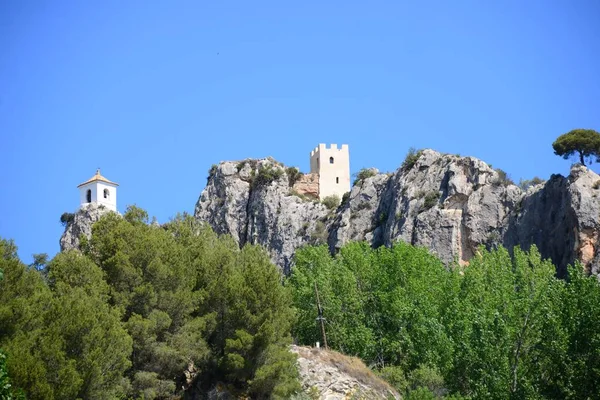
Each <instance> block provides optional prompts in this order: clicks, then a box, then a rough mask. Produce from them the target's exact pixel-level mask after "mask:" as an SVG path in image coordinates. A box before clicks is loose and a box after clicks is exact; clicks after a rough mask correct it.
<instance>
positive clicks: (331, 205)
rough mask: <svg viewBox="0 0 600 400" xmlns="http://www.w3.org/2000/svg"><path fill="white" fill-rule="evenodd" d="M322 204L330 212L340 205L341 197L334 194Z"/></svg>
mask: <svg viewBox="0 0 600 400" xmlns="http://www.w3.org/2000/svg"><path fill="white" fill-rule="evenodd" d="M321 203H323V205H324V206H325V207H327V208H328V209H329V210H333V209H335V208H337V206H339V205H340V196H338V195H337V194H332V195H331V196H327V197H325V198H324V199H323V200H322V201H321Z"/></svg>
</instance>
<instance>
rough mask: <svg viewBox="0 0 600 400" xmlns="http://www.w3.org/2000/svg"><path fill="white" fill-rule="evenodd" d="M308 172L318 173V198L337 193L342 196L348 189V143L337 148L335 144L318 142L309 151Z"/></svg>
mask: <svg viewBox="0 0 600 400" xmlns="http://www.w3.org/2000/svg"><path fill="white" fill-rule="evenodd" d="M310 172H311V174H314V173H316V174H318V175H319V199H323V198H325V197H327V196H331V195H337V196H339V197H340V199H341V198H342V196H344V193H346V192H349V191H350V153H349V152H348V145H347V144H343V145H342V147H341V148H339V149H338V147H337V144H332V145H331V146H330V147H327V145H325V144H323V143H319V146H317V147H316V148H315V149H314V150H313V151H311V152H310Z"/></svg>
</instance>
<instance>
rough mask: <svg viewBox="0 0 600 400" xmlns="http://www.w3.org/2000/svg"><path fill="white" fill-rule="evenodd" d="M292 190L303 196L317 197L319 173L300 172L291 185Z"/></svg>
mask: <svg viewBox="0 0 600 400" xmlns="http://www.w3.org/2000/svg"><path fill="white" fill-rule="evenodd" d="M292 190H293V191H295V192H296V193H298V194H300V195H304V196H311V197H313V198H315V199H318V198H319V174H314V173H313V174H302V175H301V176H300V177H298V179H297V180H296V182H295V183H294V184H293V186H292Z"/></svg>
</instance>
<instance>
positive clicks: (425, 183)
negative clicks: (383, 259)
mask: <svg viewBox="0 0 600 400" xmlns="http://www.w3.org/2000/svg"><path fill="white" fill-rule="evenodd" d="M265 171H266V172H265ZM367 175H373V176H370V177H366V178H364V179H361V180H360V181H358V182H357V183H356V184H355V185H354V186H353V187H352V190H351V192H350V193H349V195H348V197H347V199H346V201H345V202H344V203H343V204H342V205H341V206H340V207H338V209H337V210H333V211H332V210H328V209H327V208H326V207H325V206H324V205H323V204H320V203H318V202H315V201H313V200H311V199H310V198H306V197H304V196H297V195H294V194H293V193H297V192H296V191H294V190H292V187H291V186H292V185H293V183H294V182H290V179H289V178H288V176H287V174H286V168H285V166H283V165H282V164H280V163H278V162H276V161H275V160H273V159H271V158H267V159H261V160H245V161H241V162H222V163H220V164H219V165H218V166H215V167H214V168H213V169H212V170H211V174H210V177H209V180H208V183H207V186H206V188H205V189H204V191H203V192H202V194H201V196H200V198H199V200H198V202H197V204H196V210H195V216H196V218H198V219H200V220H202V221H206V222H208V223H209V224H210V225H211V226H212V227H213V228H214V229H215V230H216V231H217V232H219V233H228V234H231V235H232V236H233V237H234V239H235V240H236V241H237V242H238V243H239V244H240V245H243V244H245V243H258V244H262V245H264V246H265V247H266V248H267V249H268V250H269V252H270V253H271V256H272V259H273V261H274V262H275V263H276V264H278V265H280V266H281V267H282V268H283V269H284V271H285V272H288V271H289V268H290V265H291V262H292V256H293V253H294V251H295V250H296V248H298V247H299V246H301V245H303V244H306V243H327V244H328V245H329V247H330V248H331V250H332V251H335V250H336V249H338V248H340V247H341V246H342V245H344V244H345V243H347V242H348V241H350V240H367V241H369V242H370V243H372V244H373V245H375V246H377V245H390V244H391V243H393V242H395V241H397V240H403V241H406V242H408V243H411V244H414V245H420V246H426V247H428V248H430V249H431V250H432V251H433V252H434V253H436V254H437V255H438V256H439V257H440V258H441V259H442V260H444V261H445V262H447V263H450V262H453V261H454V260H457V261H459V262H461V263H467V262H468V260H469V259H470V258H471V257H472V256H473V255H474V254H475V252H476V250H477V248H478V246H480V245H484V246H488V247H492V246H495V245H498V244H504V245H505V246H508V247H512V246H514V245H521V246H522V247H525V248H526V247H528V246H530V245H531V244H535V245H537V246H538V248H539V249H540V252H541V253H542V255H543V256H544V257H550V258H551V259H552V260H553V261H554V262H555V263H556V264H557V266H558V269H559V273H560V274H562V273H564V271H565V268H566V265H567V264H568V263H570V262H572V261H573V260H575V259H581V260H582V261H583V262H585V263H586V265H587V266H588V268H589V270H590V271H591V272H595V273H597V271H598V269H599V267H598V265H599V264H600V260H599V256H598V238H599V232H600V224H599V221H598V218H599V215H600V199H599V198H598V197H597V196H598V194H600V189H597V188H598V184H596V182H598V181H600V177H599V176H598V175H597V174H595V173H594V172H592V171H591V170H589V169H587V168H585V167H583V166H575V167H574V168H573V169H572V171H571V174H570V175H569V177H566V178H565V177H562V176H559V175H553V176H552V177H551V179H550V180H549V181H547V182H546V183H545V184H542V185H537V186H535V187H533V188H530V189H529V190H528V191H526V192H524V191H522V190H521V189H520V188H519V187H517V186H515V185H514V184H512V183H510V182H509V181H508V180H507V179H506V177H505V176H504V175H503V173H502V172H499V171H497V170H494V169H492V168H491V167H490V166H489V165H488V164H486V163H485V162H483V161H481V160H478V159H476V158H473V157H459V156H454V155H448V154H441V153H438V152H436V151H433V150H424V151H423V152H421V153H420V156H419V157H418V159H416V161H415V162H414V163H412V165H410V164H409V165H405V166H404V167H401V168H399V169H398V170H397V171H395V172H394V173H389V174H382V173H378V172H377V171H372V173H371V174H367Z"/></svg>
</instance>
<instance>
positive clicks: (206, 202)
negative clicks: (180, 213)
mask: <svg viewBox="0 0 600 400" xmlns="http://www.w3.org/2000/svg"><path fill="white" fill-rule="evenodd" d="M291 189H292V188H291V187H290V179H289V177H288V175H287V171H286V169H285V168H284V167H283V165H282V164H280V163H277V162H276V161H275V160H273V159H270V158H265V159H261V160H245V161H240V162H222V163H220V164H219V165H218V166H217V167H216V168H215V169H214V171H213V172H212V174H211V175H210V177H209V181H208V184H207V185H206V188H205V189H204V191H203V192H202V194H201V195H200V199H199V200H198V202H197V204H196V210H195V216H196V218H198V219H200V220H202V221H206V222H208V223H209V224H210V225H211V226H212V227H213V229H214V230H215V231H216V232H217V233H221V234H222V233H226V234H230V235H231V236H233V238H234V239H235V240H236V242H237V243H239V245H240V246H243V245H244V244H245V243H253V244H261V245H263V246H265V247H266V248H267V249H268V250H269V251H270V253H271V258H272V260H273V262H275V263H276V264H277V265H280V266H281V267H282V268H284V270H285V271H286V272H287V271H288V268H289V266H290V264H291V260H292V255H293V254H294V251H295V250H296V249H297V248H298V247H299V246H301V245H303V244H305V243H317V242H318V241H319V240H322V242H323V243H325V242H326V231H325V228H326V225H325V224H326V221H328V216H329V215H330V214H331V213H330V211H329V210H328V209H327V207H325V206H324V205H323V204H321V203H319V202H318V201H314V200H310V199H307V198H305V197H304V196H298V195H296V194H294V191H292V190H291Z"/></svg>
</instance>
